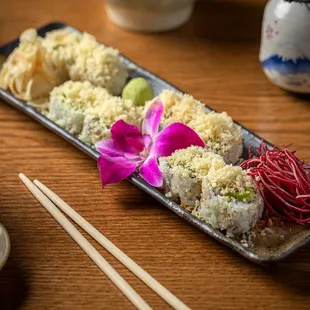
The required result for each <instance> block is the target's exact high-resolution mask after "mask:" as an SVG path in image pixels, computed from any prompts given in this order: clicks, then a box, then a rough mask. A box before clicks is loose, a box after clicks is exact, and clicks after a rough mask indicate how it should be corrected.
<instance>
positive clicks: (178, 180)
mask: <svg viewBox="0 0 310 310" xmlns="http://www.w3.org/2000/svg"><path fill="white" fill-rule="evenodd" d="M0 55H1V56H0V67H1V71H0V97H1V98H2V99H4V100H5V101H6V102H8V103H9V104H11V105H12V106H14V107H16V108H18V109H19V110H21V111H23V112H24V113H26V114H28V115H29V116H31V117H32V118H34V119H35V120H37V121H39V122H40V123H42V124H43V125H44V126H46V127H48V128H49V129H51V130H52V131H54V132H55V133H57V134H58V135H60V136H62V137H63V138H65V139H66V140H68V141H69V142H70V143H72V144H73V145H75V146H76V147H77V148H79V149H80V150H82V151H84V152H85V153H87V154H88V155H90V156H91V157H92V158H93V159H95V160H97V161H98V168H99V172H100V179H101V182H102V185H103V186H105V185H107V184H113V183H117V182H120V181H122V180H124V179H127V180H129V181H130V182H132V183H133V184H134V185H136V186H137V187H139V188H140V189H142V190H143V191H145V192H146V193H148V194H149V195H151V196H152V197H154V198H155V199H157V200H158V201H159V202H160V203H161V204H163V205H164V206H166V207H167V208H169V209H170V210H172V211H173V212H175V213H176V214H178V215H179V216H180V217H182V218H184V219H185V220H186V221H188V222H189V223H191V224H192V225H194V226H196V227H197V228H199V229H200V230H201V231H203V232H204V233H206V234H207V235H209V236H211V237H213V238H215V239H216V240H218V241H220V242H221V243H223V244H225V245H226V246H228V247H230V248H231V249H233V250H235V251H236V252H238V253H239V254H241V255H242V256H244V257H245V258H247V259H249V260H251V261H253V262H256V263H260V264H264V263H270V262H275V261H278V260H280V259H283V258H285V257H286V256H288V255H289V254H291V253H292V252H294V251H295V250H296V249H297V248H299V247H301V246H303V245H305V244H306V243H308V242H309V240H310V227H308V226H307V225H308V223H310V166H309V164H307V163H305V162H303V161H302V160H300V159H299V158H298V157H297V156H296V154H295V152H293V151H290V150H289V149H288V148H283V149H281V148H276V147H274V146H273V145H271V144H270V143H268V142H266V141H264V140H263V139H262V138H260V137H258V136H256V135H255V134H254V133H252V132H250V131H249V130H247V129H246V128H244V127H242V126H241V125H240V124H238V123H237V122H234V121H233V120H232V119H231V117H230V116H228V115H227V113H226V112H215V111H213V110H212V109H211V108H210V107H208V106H207V105H206V104H205V103H203V102H201V101H199V100H197V99H195V98H194V97H192V96H191V95H189V94H185V93H183V92H182V91H181V90H179V89H178V88H177V87H175V86H173V85H171V84H169V83H168V82H166V81H164V80H162V79H161V78H159V77H157V76H156V75H154V74H152V73H151V72H149V71H147V70H145V69H144V68H141V67H140V66H138V65H137V64H135V63H134V62H132V61H131V60H129V59H127V58H126V57H125V56H123V55H122V54H121V53H120V52H119V51H118V50H116V49H114V48H111V47H108V46H106V45H104V44H102V43H99V42H98V41H97V40H96V39H95V38H94V37H93V36H92V35H90V34H88V33H84V32H81V31H79V30H77V29H74V28H72V27H70V26H68V25H65V24H63V23H51V24H48V25H45V26H43V27H41V28H39V29H28V30H25V31H24V32H23V33H22V34H21V36H20V37H19V38H18V39H16V40H14V41H12V42H10V43H8V44H6V45H4V46H2V47H0ZM98 182H99V179H98Z"/></svg>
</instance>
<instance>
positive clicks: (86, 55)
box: [69, 33, 128, 95]
mask: <svg viewBox="0 0 310 310" xmlns="http://www.w3.org/2000/svg"><path fill="white" fill-rule="evenodd" d="M69 77H70V79H71V80H73V81H90V82H91V83H92V84H94V85H96V86H101V87H103V88H105V89H107V91H108V92H109V93H111V94H112V95H120V94H121V92H122V89H123V88H124V86H125V84H126V80H127V78H128V70H127V68H126V66H125V64H124V63H123V61H122V60H121V59H120V56H119V52H118V50H116V49H113V48H110V47H106V46H103V45H102V44H99V43H98V42H97V41H96V39H95V37H93V36H91V35H89V34H87V33H84V34H83V35H82V37H81V40H80V42H79V43H78V44H77V45H76V46H75V47H74V62H73V64H72V65H70V66H69Z"/></svg>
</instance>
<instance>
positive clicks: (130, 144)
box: [111, 120, 144, 158]
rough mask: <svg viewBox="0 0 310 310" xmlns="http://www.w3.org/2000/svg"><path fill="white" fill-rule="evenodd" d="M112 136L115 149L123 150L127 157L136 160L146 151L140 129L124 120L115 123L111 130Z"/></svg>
mask: <svg viewBox="0 0 310 310" xmlns="http://www.w3.org/2000/svg"><path fill="white" fill-rule="evenodd" d="M111 136H112V140H113V143H114V145H115V147H116V148H118V149H120V150H122V151H123V152H124V155H125V157H128V158H136V157H138V156H139V154H140V153H141V152H142V151H143V149H144V141H143V136H142V134H141V131H140V129H139V128H138V127H136V126H134V125H130V124H127V123H126V122H124V121H122V120H120V121H117V122H116V123H114V125H113V126H112V128H111Z"/></svg>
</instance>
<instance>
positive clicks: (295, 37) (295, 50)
mask: <svg viewBox="0 0 310 310" xmlns="http://www.w3.org/2000/svg"><path fill="white" fill-rule="evenodd" d="M307 2H310V1H304V2H303V3H300V2H295V1H286V0H269V2H268V4H267V6H266V9H265V14H264V20H263V26H262V40H261V49H260V56H259V57H260V61H261V64H262V67H263V70H264V72H265V74H266V75H267V77H268V78H269V79H270V80H271V81H272V82H273V83H274V84H276V85H277V86H279V87H281V88H284V89H286V90H289V91H293V92H299V93H310V3H307Z"/></svg>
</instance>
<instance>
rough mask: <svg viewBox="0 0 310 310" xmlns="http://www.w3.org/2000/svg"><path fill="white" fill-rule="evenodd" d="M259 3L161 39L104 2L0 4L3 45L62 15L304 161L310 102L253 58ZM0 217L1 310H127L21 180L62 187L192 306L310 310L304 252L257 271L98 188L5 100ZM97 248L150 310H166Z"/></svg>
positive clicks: (308, 257) (88, 166)
mask: <svg viewBox="0 0 310 310" xmlns="http://www.w3.org/2000/svg"><path fill="white" fill-rule="evenodd" d="M264 4H265V1H263V0H251V1H246V0H238V1H233V0H231V1H228V0H226V1H224V0H213V1H211V0H210V1H205V2H199V3H198V5H197V7H196V10H195V14H194V17H193V18H192V20H191V21H190V22H189V23H188V24H187V25H185V26H184V27H182V28H180V29H178V30H176V31H173V32H169V33H166V34H158V35H145V34H137V33H130V32H126V31H124V30H121V29H119V28H117V27H116V26H114V25H113V24H111V23H110V22H109V21H108V20H107V18H106V16H105V13H104V7H103V1H99V0H87V1H82V0H66V1H61V0H54V1H52V2H51V1H46V0H27V1H22V0H10V1H5V0H1V10H0V44H2V43H5V42H7V41H8V40H11V39H13V38H14V37H16V36H18V35H19V34H20V32H21V31H23V30H24V29H25V28H28V27H37V26H40V25H42V24H44V23H47V22H50V21H54V20H60V21H64V22H67V23H69V24H71V25H73V26H74V27H77V28H79V29H82V30H85V31H87V32H90V33H92V34H93V35H95V36H96V37H97V38H98V39H99V40H100V41H102V42H104V43H106V44H108V45H111V46H114V47H117V48H118V49H120V50H121V51H122V53H124V54H125V55H126V56H127V57H129V58H130V59H132V60H133V61H135V62H137V63H138V64H139V65H141V66H143V67H146V68H148V69H149V70H151V71H153V72H154V73H156V74H158V75H159V76H161V77H163V78H165V79H167V80H168V81H170V82H172V83H173V84H175V85H177V86H178V87H179V88H181V89H183V90H184V91H186V92H188V93H190V94H192V95H194V96H195V97H197V98H199V99H201V100H203V101H205V102H206V103H207V104H208V105H210V106H211V107H213V108H215V109H216V110H220V111H223V110H224V111H227V112H228V114H229V115H231V116H232V117H233V118H234V119H235V120H237V121H239V122H240V123H242V124H243V125H245V126H246V127H248V128H250V129H251V130H253V131H254V132H256V133H257V134H259V135H261V136H262V137H264V138H265V139H267V140H269V141H270V142H272V143H274V144H276V145H285V144H288V143H294V146H295V148H296V149H297V150H298V154H299V156H300V157H301V158H303V159H305V160H308V161H309V160H310V152H309V147H310V138H309V133H310V121H309V118H310V104H309V97H296V96H292V95H290V94H288V93H286V92H284V91H282V90H280V89H278V88H277V87H275V86H273V85H271V84H270V83H269V81H268V80H267V79H266V78H265V76H264V74H263V73H262V70H261V68H260V64H259V62H258V50H259V40H260V25H261V18H262V13H263V7H264ZM0 145H1V147H0V174H1V178H0V221H1V222H2V223H3V224H4V225H5V227H6V228H7V230H8V232H9V234H10V237H11V241H12V252H11V256H10V258H9V261H8V263H7V265H6V267H5V268H4V270H2V271H1V273H0V309H1V310H2V309H3V310H6V309H17V308H20V309H31V310H41V309H65V310H69V309H70V310H71V309H77V310H79V309H83V310H84V309H132V305H131V304H130V303H129V302H128V301H127V300H126V298H125V297H123V296H122V295H121V293H120V292H119V291H118V290H117V289H116V288H115V287H114V286H113V284H111V283H110V281H109V280H108V279H107V278H106V277H105V276H104V275H103V274H102V273H101V272H100V270H99V269H98V268H97V267H96V266H95V265H94V264H93V263H92V262H91V261H90V260H89V258H88V257H87V256H86V255H85V254H84V253H83V252H82V251H81V250H80V249H79V248H78V246H77V245H76V244H75V243H74V242H73V241H72V240H71V239H70V237H68V235H67V234H66V233H65V232H64V231H63V230H62V229H61V228H60V227H59V226H58V225H57V224H56V223H55V222H54V220H53V219H52V218H51V217H50V216H49V215H48V214H47V213H46V212H45V211H44V209H43V208H42V207H41V206H40V205H39V204H38V202H37V201H36V200H35V199H34V198H33V197H32V195H31V194H30V193H29V192H28V191H27V189H26V188H25V187H24V186H23V184H22V183H21V181H20V180H19V179H18V176H17V175H18V173H19V172H24V173H25V174H26V175H28V176H29V177H30V178H38V179H39V180H41V181H42V182H44V183H45V184H46V185H47V186H49V187H50V188H51V189H52V190H54V191H55V192H57V193H58V194H59V195H60V196H61V197H62V198H63V199H64V200H65V201H67V202H68V203H69V204H70V205H71V206H73V207H74V208H75V209H76V210H77V211H78V212H79V213H80V214H81V215H82V216H83V217H85V218H86V219H87V220H88V221H89V222H90V223H92V224H93V225H94V226H95V227H96V228H98V229H99V230H100V231H102V232H103V233H104V234H105V235H106V236H107V237H108V238H110V240H111V241H113V242H114V243H115V244H116V245H117V246H119V247H120V248H121V249H122V250H123V251H124V252H126V253H127V254H128V255H129V256H131V257H132V258H133V259H134V260H136V262H137V263H138V264H140V265H141V266H142V267H143V268H145V269H146V270H147V271H148V272H150V273H151V274H152V275H153V276H154V277H155V278H157V279H158V280H159V281H160V282H161V283H162V284H163V285H165V286H166V287H167V288H168V289H169V290H171V291H172V292H173V293H174V294H176V295H177V296H178V297H180V298H181V299H182V300H183V301H184V302H185V303H186V304H187V305H188V306H189V307H191V308H192V309H221V310H224V309H225V310H226V309H229V310H232V309H281V310H285V309H292V308H293V307H294V309H309V308H310V295H309V290H310V247H309V246H308V247H305V248H303V249H302V250H300V251H299V252H298V253H296V254H294V255H293V256H291V257H290V258H289V259H287V260H285V261H283V262H282V263H279V264H277V265H275V266H272V267H264V268H263V267H259V266H256V265H253V264H252V263H249V262H247V261H246V260H245V259H243V258H241V257H240V256H238V255H237V254H235V253H233V252H232V251H231V250H229V249H227V248H225V247H223V246H222V245H220V244H218V243H217V242H215V241H213V240H212V239H211V238H209V237H207V236H205V235H204V234H203V233H201V232H199V231H198V230H197V229H195V228H194V227H192V226H190V225H189V224H187V223H186V222H185V221H183V220H182V219H180V218H179V217H177V216H176V215H174V214H173V213H171V212H170V211H169V210H167V209H165V208H164V207H162V206H161V205H159V204H158V203H157V202H155V201H154V200H153V199H151V198H150V197H148V196H147V195H146V194H144V193H142V192H141V191H140V190H138V189H136V188H135V187H133V186H132V185H131V184H129V183H128V182H123V183H121V184H118V185H113V186H108V187H107V188H106V190H105V191H104V192H102V190H101V187H100V184H99V179H98V172H97V169H96V163H95V162H94V161H93V160H92V159H90V158H88V157H87V156H86V155H84V154H82V153H81V152H79V151H78V150H76V149H75V148H74V147H72V146H71V145H69V144H68V143H67V142H66V141H64V140H62V139H61V138H59V137H57V136H56V135H54V134H53V133H51V132H49V131H48V130H47V129H45V128H43V127H42V126H41V125H40V124H37V123H36V122H35V121H33V120H31V119H30V118H29V117H27V116H25V115H23V114H22V113H20V112H18V111H16V110H14V109H13V108H11V107H9V106H8V105H7V104H5V103H1V104H0ZM93 244H94V245H95V246H96V247H97V249H98V250H100V252H101V253H102V254H104V255H105V257H106V258H107V259H108V261H109V262H110V263H111V264H112V265H113V266H115V267H116V268H117V269H118V270H119V271H120V273H121V274H122V275H123V276H124V277H125V278H126V279H127V280H128V281H129V283H130V284H132V285H133V286H134V287H135V288H136V289H137V291H138V292H139V293H140V294H141V295H142V296H143V297H144V298H145V299H146V300H147V301H148V302H149V303H150V305H151V306H152V307H154V309H168V308H169V307H168V306H167V305H166V304H165V303H164V302H163V301H162V300H161V299H160V298H159V297H157V296H156V295H155V294H154V293H153V292H151V291H150V290H149V289H148V288H146V287H145V285H143V284H142V283H141V282H140V281H139V280H137V279H136V278H135V277H134V276H133V275H132V274H130V272H128V271H127V270H125V268H124V267H122V266H120V264H119V263H117V262H116V261H115V259H114V258H112V257H111V256H110V255H108V254H107V253H106V252H105V251H104V250H103V249H101V248H100V247H98V246H97V245H96V244H95V243H94V242H93Z"/></svg>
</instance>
